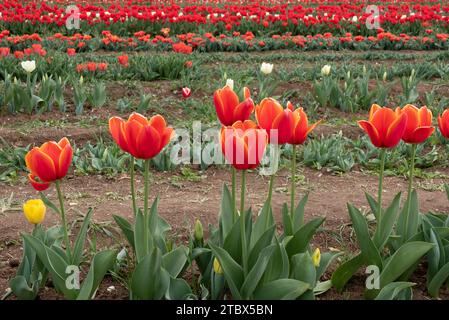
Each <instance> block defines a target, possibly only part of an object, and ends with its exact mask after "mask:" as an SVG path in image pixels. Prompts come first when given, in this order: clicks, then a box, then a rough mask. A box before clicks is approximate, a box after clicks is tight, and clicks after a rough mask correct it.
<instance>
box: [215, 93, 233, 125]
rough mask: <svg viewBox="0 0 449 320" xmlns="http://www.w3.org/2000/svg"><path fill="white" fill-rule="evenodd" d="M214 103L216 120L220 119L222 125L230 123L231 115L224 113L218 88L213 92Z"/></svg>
mask: <svg viewBox="0 0 449 320" xmlns="http://www.w3.org/2000/svg"><path fill="white" fill-rule="evenodd" d="M214 105H215V111H216V112H217V117H218V120H220V122H221V124H223V125H224V126H230V125H232V119H231V118H232V115H231V114H226V113H225V111H224V103H223V100H222V99H221V96H220V90H217V91H215V92H214Z"/></svg>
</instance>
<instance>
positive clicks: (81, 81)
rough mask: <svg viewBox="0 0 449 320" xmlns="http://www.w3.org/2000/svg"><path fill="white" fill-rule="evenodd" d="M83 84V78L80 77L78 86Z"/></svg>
mask: <svg viewBox="0 0 449 320" xmlns="http://www.w3.org/2000/svg"><path fill="white" fill-rule="evenodd" d="M83 83H84V78H83V76H81V77H80V84H83Z"/></svg>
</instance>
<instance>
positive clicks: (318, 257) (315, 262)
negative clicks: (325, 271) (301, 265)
mask: <svg viewBox="0 0 449 320" xmlns="http://www.w3.org/2000/svg"><path fill="white" fill-rule="evenodd" d="M312 261H313V265H314V266H315V267H319V266H320V261H321V252H320V248H316V249H315V251H314V252H313V255H312Z"/></svg>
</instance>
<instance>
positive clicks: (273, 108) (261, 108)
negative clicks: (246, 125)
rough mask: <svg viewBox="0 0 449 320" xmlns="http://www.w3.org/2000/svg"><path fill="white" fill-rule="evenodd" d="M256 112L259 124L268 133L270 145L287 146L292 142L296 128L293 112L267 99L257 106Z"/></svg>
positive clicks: (271, 99)
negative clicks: (286, 144)
mask: <svg viewBox="0 0 449 320" xmlns="http://www.w3.org/2000/svg"><path fill="white" fill-rule="evenodd" d="M255 112H256V120H257V123H258V125H259V127H261V128H262V129H265V131H266V132H267V134H268V136H269V141H270V143H276V144H285V143H288V142H289V141H290V139H291V137H292V135H293V128H294V116H293V112H292V110H290V109H289V108H287V109H284V108H282V106H281V105H280V104H279V102H277V101H276V100H275V99H273V98H265V99H263V100H262V101H261V102H260V104H259V105H257V106H256V111H255ZM276 136H277V137H276Z"/></svg>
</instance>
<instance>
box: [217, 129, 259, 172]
mask: <svg viewBox="0 0 449 320" xmlns="http://www.w3.org/2000/svg"><path fill="white" fill-rule="evenodd" d="M220 143H221V150H222V153H223V155H224V156H225V158H226V160H227V161H228V162H229V163H230V164H231V165H232V166H234V168H236V169H238V170H245V169H254V168H256V167H257V166H258V165H259V164H260V161H261V160H262V157H263V154H264V152H265V148H266V145H267V143H268V135H267V132H266V131H265V130H264V129H260V128H259V127H258V126H257V125H256V124H255V123H254V122H253V121H251V120H246V121H244V122H242V121H237V122H235V123H234V124H233V125H232V126H229V127H223V128H222V129H221V132H220Z"/></svg>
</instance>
